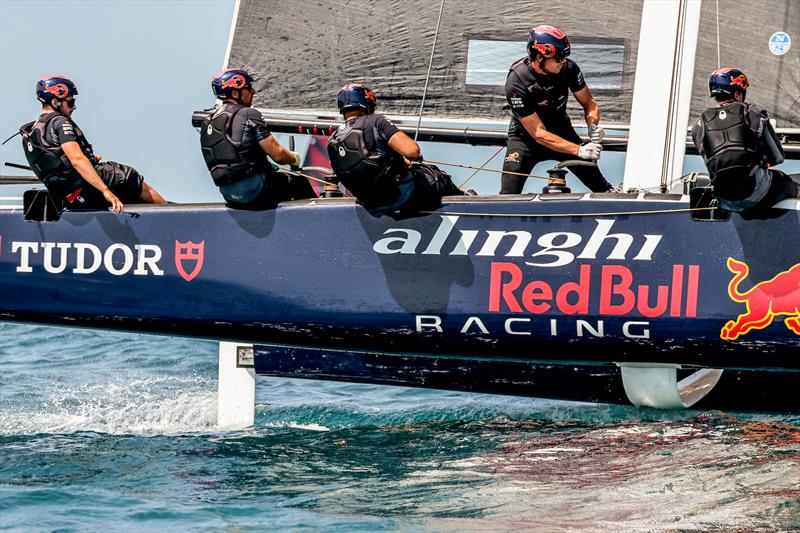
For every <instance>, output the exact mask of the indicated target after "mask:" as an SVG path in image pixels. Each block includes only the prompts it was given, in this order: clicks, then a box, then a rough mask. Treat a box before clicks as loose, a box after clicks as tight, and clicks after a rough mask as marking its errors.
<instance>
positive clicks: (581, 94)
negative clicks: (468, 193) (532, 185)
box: [500, 26, 613, 194]
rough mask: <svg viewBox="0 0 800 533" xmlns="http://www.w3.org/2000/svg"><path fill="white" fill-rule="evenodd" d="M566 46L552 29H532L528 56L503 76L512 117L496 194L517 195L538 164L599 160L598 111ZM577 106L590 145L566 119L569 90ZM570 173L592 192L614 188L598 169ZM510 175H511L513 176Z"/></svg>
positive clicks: (578, 168)
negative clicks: (548, 161) (584, 124)
mask: <svg viewBox="0 0 800 533" xmlns="http://www.w3.org/2000/svg"><path fill="white" fill-rule="evenodd" d="M569 54H570V43H569V39H567V36H566V35H564V32H562V31H561V30H559V29H558V28H556V27H554V26H536V27H535V28H533V29H532V30H531V31H530V34H529V35H528V57H525V58H522V59H519V60H517V61H516V62H515V63H514V64H512V65H511V68H510V70H509V72H508V77H507V78H506V87H505V91H506V99H508V103H509V105H510V106H511V112H512V114H513V116H512V118H511V124H510V125H509V130H508V141H507V144H506V146H507V148H506V157H505V161H504V162H503V171H504V172H507V174H503V177H502V185H501V188H500V194H519V193H521V192H522V188H523V186H524V185H525V180H526V179H527V178H526V177H525V175H527V174H530V172H531V170H533V167H534V166H536V164H537V163H539V162H540V161H547V160H550V159H552V160H555V161H565V160H568V159H575V158H576V157H579V158H581V159H586V160H589V161H597V160H598V159H600V155H601V154H602V149H603V147H602V145H601V144H600V143H601V142H602V140H603V128H602V127H600V126H599V123H600V108H599V107H598V105H597V102H596V101H595V99H594V97H593V96H592V93H591V91H590V90H589V87H588V86H587V85H586V82H585V81H584V79H583V73H582V72H581V69H580V68H579V67H578V65H577V64H576V63H575V62H574V61H572V60H570V59H567V56H569ZM570 91H571V92H572V93H573V94H574V95H575V99H576V100H578V103H579V104H581V106H582V107H583V110H584V116H585V118H586V125H587V126H588V128H589V132H590V141H591V142H589V143H588V144H581V138H580V137H579V136H578V134H577V133H576V132H575V129H574V128H573V127H572V123H571V122H570V120H569V116H567V99H568V97H569V92H570ZM570 170H571V171H572V172H573V173H574V174H575V175H576V176H578V178H579V179H580V180H581V181H582V182H583V184H584V185H586V186H587V187H588V188H589V189H590V190H591V191H592V192H605V191H609V190H611V189H613V187H612V185H611V184H610V183H608V181H606V179H605V178H604V177H603V174H602V173H601V172H600V169H598V168H597V167H596V166H576V167H574V168H570ZM512 173H513V174H512Z"/></svg>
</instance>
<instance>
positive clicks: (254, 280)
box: [0, 195, 800, 372]
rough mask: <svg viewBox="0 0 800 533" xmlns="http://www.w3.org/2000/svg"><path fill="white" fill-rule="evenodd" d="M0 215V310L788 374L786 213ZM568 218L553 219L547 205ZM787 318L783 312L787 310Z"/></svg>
mask: <svg viewBox="0 0 800 533" xmlns="http://www.w3.org/2000/svg"><path fill="white" fill-rule="evenodd" d="M579 196H580V195H576V196H574V197H573V196H568V197H565V198H567V199H564V200H548V201H543V200H538V199H536V200H530V199H528V198H525V199H520V200H518V201H509V200H506V199H504V200H502V201H501V200H500V199H492V198H488V199H487V198H480V199H474V200H473V199H463V200H458V201H455V200H454V201H452V202H448V203H446V205H445V206H444V207H442V208H441V209H440V210H439V211H437V212H436V213H432V214H427V215H425V216H419V217H413V218H406V219H401V220H395V219H392V218H389V217H382V218H374V217H372V216H370V215H369V214H368V213H367V212H366V211H364V210H363V209H362V208H361V207H359V206H357V205H356V204H355V203H354V202H352V201H351V200H348V199H340V200H319V201H316V202H311V203H307V202H293V203H287V204H282V205H281V206H279V207H278V208H277V209H274V210H269V211H262V212H248V211H236V210H230V209H226V208H225V207H223V206H221V205H193V206H192V205H188V206H168V207H160V206H159V207H154V206H147V207H146V206H131V207H130V211H129V212H128V213H127V214H125V215H122V216H118V215H115V214H112V213H107V212H92V213H77V212H73V213H64V214H63V216H62V217H61V219H60V220H59V221H57V222H55V223H41V222H25V221H23V217H22V213H21V210H6V211H2V212H0V318H2V319H3V320H12V321H22V322H35V323H45V324H55V325H70V326H84V327H99V328H111V329H121V330H132V331H142V332H153V333H163V334H170V335H189V336H197V337H203V338H211V339H222V340H237V341H245V342H252V343H260V344H276V345H285V346H296V347H311V348H335V349H338V350H354V351H357V352H360V353H365V352H366V353H369V352H374V353H392V354H417V355H422V356H431V355H435V356H440V357H442V358H447V357H454V358H459V357H461V358H464V357H466V358H470V359H473V360H479V361H485V362H489V363H491V362H493V361H496V362H498V363H499V362H501V361H508V362H522V363H532V362H534V363H537V364H539V363H544V364H551V363H552V364H563V363H565V362H581V363H590V364H595V363H601V364H608V363H624V362H648V363H672V364H680V365H691V366H698V367H712V368H728V369H758V370H771V371H780V372H797V371H800V310H799V309H800V240H799V239H798V237H797V236H798V235H800V210H797V208H796V203H791V202H789V204H790V205H789V207H788V208H787V209H785V210H781V211H776V216H775V217H773V218H771V219H768V220H742V219H741V218H740V217H738V216H736V215H734V216H733V217H731V219H730V220H728V221H725V222H699V221H694V220H692V218H691V216H690V213H688V212H686V209H687V208H688V205H687V204H686V203H684V202H682V201H677V200H672V201H670V200H643V199H642V198H638V199H637V198H635V197H633V196H630V195H592V198H591V199H590V198H582V199H580V200H577V199H572V198H578V197H579ZM564 215H569V216H564ZM795 325H796V326H795Z"/></svg>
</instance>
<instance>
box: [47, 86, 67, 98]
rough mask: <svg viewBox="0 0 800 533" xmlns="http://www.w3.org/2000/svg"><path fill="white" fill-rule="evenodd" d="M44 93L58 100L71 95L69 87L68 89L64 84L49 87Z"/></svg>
mask: <svg viewBox="0 0 800 533" xmlns="http://www.w3.org/2000/svg"><path fill="white" fill-rule="evenodd" d="M44 92H46V93H48V94H52V95H53V96H55V97H56V98H59V99H61V98H66V97H67V95H69V87H67V86H66V85H64V84H63V83H58V84H56V85H51V86H49V87H46V88H45V90H44Z"/></svg>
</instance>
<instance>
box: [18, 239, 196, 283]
mask: <svg viewBox="0 0 800 533" xmlns="http://www.w3.org/2000/svg"><path fill="white" fill-rule="evenodd" d="M204 252H205V241H201V242H200V243H194V242H191V241H187V242H180V241H177V240H176V241H175V269H176V271H177V272H178V275H179V276H180V277H181V278H183V279H184V280H186V281H192V280H193V279H195V278H196V277H197V276H198V275H199V274H200V272H201V271H202V269H203V257H204ZM11 253H12V254H17V255H18V256H19V263H18V264H17V267H16V271H17V272H20V273H32V272H34V270H36V269H37V267H38V268H42V269H44V271H45V272H47V273H49V274H63V273H66V272H69V273H71V274H93V273H95V272H101V271H105V272H108V273H109V274H111V275H112V276H124V275H126V274H133V275H134V276H150V275H152V276H163V275H164V273H165V272H164V269H163V268H162V267H161V259H162V256H163V252H162V250H161V247H160V246H158V245H157V244H135V245H133V246H132V247H131V246H128V245H127V244H122V243H114V244H112V245H110V246H108V247H106V248H105V249H101V248H100V247H99V246H97V245H95V244H92V243H88V242H35V241H13V242H12V243H11ZM189 267H191V269H189Z"/></svg>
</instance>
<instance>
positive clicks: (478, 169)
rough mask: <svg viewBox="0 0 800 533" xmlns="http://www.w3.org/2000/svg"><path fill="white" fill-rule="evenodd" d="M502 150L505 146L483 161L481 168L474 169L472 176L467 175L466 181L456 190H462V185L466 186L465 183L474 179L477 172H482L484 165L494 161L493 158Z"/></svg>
mask: <svg viewBox="0 0 800 533" xmlns="http://www.w3.org/2000/svg"><path fill="white" fill-rule="evenodd" d="M503 148H505V146H501V147H500V148H498V149H497V151H496V152H495V153H494V154H492V157H490V158H489V159H487V160H486V161H485V162H484V163H483V164H482V165H481V166H479V167H478V168H476V169H475V172H473V173H472V174H470V175H469V177H468V178H467V179H465V180H464V181H463V182H462V183H461V185H459V186H458V188H459V189H460V188H462V187H463V186H464V185H466V184H467V182H468V181H469V180H471V179H472V178H474V177H475V174H477V173H478V172H480V171H481V170H483V167H485V166H486V165H488V164H489V163H490V162H491V161H492V159H494V158H495V157H497V154H499V153H500V151H501V150H502V149H503Z"/></svg>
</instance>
